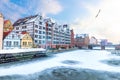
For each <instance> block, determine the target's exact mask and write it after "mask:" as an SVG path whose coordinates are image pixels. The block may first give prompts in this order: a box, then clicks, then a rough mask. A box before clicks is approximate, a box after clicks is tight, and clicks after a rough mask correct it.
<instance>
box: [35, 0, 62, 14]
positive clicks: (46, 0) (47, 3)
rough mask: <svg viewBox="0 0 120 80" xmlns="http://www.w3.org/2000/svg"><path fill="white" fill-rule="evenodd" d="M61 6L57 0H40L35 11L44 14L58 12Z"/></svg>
mask: <svg viewBox="0 0 120 80" xmlns="http://www.w3.org/2000/svg"><path fill="white" fill-rule="evenodd" d="M62 9H63V7H62V6H61V4H60V3H59V0H40V1H38V4H37V9H36V13H38V12H42V13H44V14H55V15H56V14H58V13H59V12H61V11H62Z"/></svg>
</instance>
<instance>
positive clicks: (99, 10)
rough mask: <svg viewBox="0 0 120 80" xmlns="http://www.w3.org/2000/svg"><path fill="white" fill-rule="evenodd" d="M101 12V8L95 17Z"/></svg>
mask: <svg viewBox="0 0 120 80" xmlns="http://www.w3.org/2000/svg"><path fill="white" fill-rule="evenodd" d="M100 12H101V9H99V11H98V13H97V15H96V16H95V18H97V17H98V15H99V14H100Z"/></svg>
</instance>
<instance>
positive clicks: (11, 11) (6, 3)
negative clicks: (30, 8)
mask: <svg viewBox="0 0 120 80" xmlns="http://www.w3.org/2000/svg"><path fill="white" fill-rule="evenodd" d="M0 11H1V12H2V13H3V15H4V17H5V19H10V20H11V21H13V22H14V21H15V20H16V19H18V18H20V17H21V14H24V13H25V12H27V11H26V10H25V9H24V8H23V7H21V6H18V5H16V4H15V3H12V2H10V0H1V1H0Z"/></svg>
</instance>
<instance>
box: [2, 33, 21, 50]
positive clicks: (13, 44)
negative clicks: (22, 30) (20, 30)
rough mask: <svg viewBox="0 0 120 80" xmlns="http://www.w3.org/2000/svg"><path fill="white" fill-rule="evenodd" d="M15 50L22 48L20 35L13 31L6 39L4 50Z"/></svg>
mask: <svg viewBox="0 0 120 80" xmlns="http://www.w3.org/2000/svg"><path fill="white" fill-rule="evenodd" d="M14 48H20V34H17V33H16V32H14V31H12V32H10V33H9V34H8V35H7V36H6V37H5V38H4V43H3V49H14Z"/></svg>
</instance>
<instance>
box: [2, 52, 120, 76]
mask: <svg viewBox="0 0 120 80" xmlns="http://www.w3.org/2000/svg"><path fill="white" fill-rule="evenodd" d="M112 59H117V60H119V59H120V56H116V55H112V54H111V53H110V52H109V51H104V50H76V51H71V52H64V53H59V54H54V55H52V56H50V57H46V58H40V59H36V60H32V61H26V62H16V63H10V64H8V63H7V64H4V65H3V64H1V65H0V76H1V77H2V76H11V75H31V74H35V73H38V72H41V71H44V70H46V69H50V68H53V67H61V66H62V67H71V68H82V69H90V70H98V71H108V72H115V73H120V66H113V65H108V64H106V63H104V62H103V61H105V60H112Z"/></svg>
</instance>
